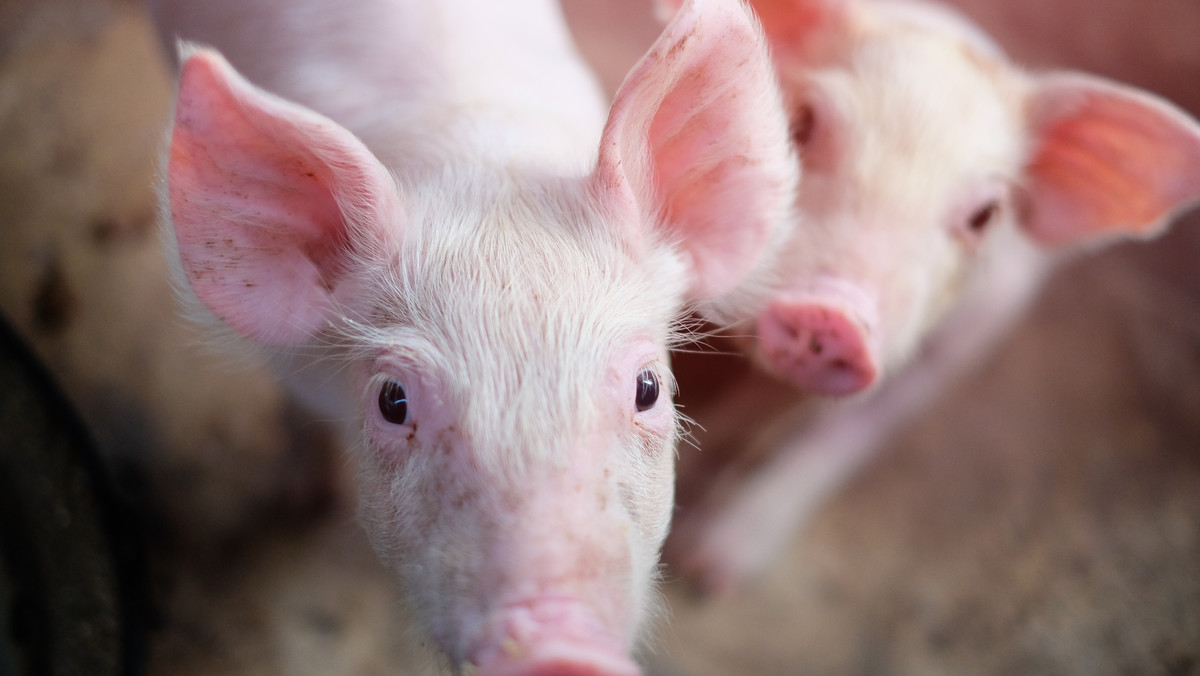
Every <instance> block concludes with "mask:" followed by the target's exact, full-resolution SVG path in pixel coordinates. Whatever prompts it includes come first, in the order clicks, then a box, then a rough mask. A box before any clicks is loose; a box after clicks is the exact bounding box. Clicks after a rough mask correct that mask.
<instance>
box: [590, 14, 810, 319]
mask: <svg viewBox="0 0 1200 676" xmlns="http://www.w3.org/2000/svg"><path fill="white" fill-rule="evenodd" d="M798 173H799V165H798V163H797V162H796V161H795V158H794V157H793V156H792V151H791V148H790V144H789V142H788V121H787V118H786V116H785V114H784V107H783V105H782V98H781V95H780V93H779V90H778V87H777V85H776V82H775V77H774V73H773V70H772V67H771V63H770V59H769V55H768V52H767V48H766V45H765V43H764V41H763V39H762V35H761V34H760V32H759V30H758V27H757V25H756V23H755V21H754V19H753V18H752V17H751V16H750V15H749V13H748V10H747V9H746V8H745V7H744V6H743V5H742V3H740V2H722V1H720V0H689V1H688V2H686V3H684V5H683V7H682V8H681V9H680V11H679V13H678V14H676V16H675V18H674V20H673V21H672V22H671V24H670V25H668V26H667V28H666V30H665V31H664V33H663V34H662V35H661V36H660V37H659V39H658V40H657V41H656V42H655V44H654V45H653V47H651V50H650V52H649V53H648V54H647V55H646V56H645V57H644V58H643V59H642V61H641V62H639V63H638V65H637V66H636V67H635V68H634V69H633V71H632V72H631V73H630V74H629V76H628V77H627V78H626V80H625V82H624V83H623V84H622V85H621V87H620V89H619V90H618V91H617V95H616V98H615V99H614V102H613V105H612V110H611V112H610V114H609V119H608V124H607V126H606V127H605V130H604V135H603V137H602V139H601V148H600V159H599V164H598V166H597V169H596V175H595V178H596V182H597V184H598V186H599V189H600V190H601V191H603V192H605V193H608V195H609V196H610V197H614V198H615V199H616V201H618V202H624V203H626V204H628V205H629V206H630V207H631V208H632V209H633V210H634V212H636V214H637V215H636V216H633V217H631V218H629V219H626V220H627V222H632V223H636V224H637V225H635V226H634V228H635V230H637V231H636V232H631V233H627V234H628V235H630V236H631V237H632V238H634V239H635V240H644V239H646V238H647V237H649V236H651V235H654V234H655V233H649V232H646V231H645V230H646V229H647V228H649V227H654V225H655V224H657V223H663V224H665V226H666V228H667V230H668V233H666V234H667V236H668V237H670V238H672V239H676V240H678V241H679V242H680V243H681V245H682V249H683V251H684V252H685V253H686V254H687V255H688V256H689V257H690V259H691V269H692V273H693V278H692V283H691V294H692V297H693V299H710V298H715V297H716V296H718V295H720V294H723V293H725V292H727V291H729V290H731V289H732V288H734V287H735V286H736V285H737V284H738V283H739V282H741V281H742V280H743V279H744V278H745V277H746V275H747V274H749V273H750V271H751V270H753V269H754V267H755V266H756V265H757V264H759V263H760V262H761V260H762V258H763V256H764V255H766V253H767V251H768V249H769V248H770V245H771V244H772V243H773V242H777V241H778V240H779V239H780V236H781V235H782V234H783V232H784V228H786V227H787V224H788V219H787V214H788V212H789V210H790V208H791V205H792V202H793V200H794V199H795V190H796V183H797V179H798Z"/></svg>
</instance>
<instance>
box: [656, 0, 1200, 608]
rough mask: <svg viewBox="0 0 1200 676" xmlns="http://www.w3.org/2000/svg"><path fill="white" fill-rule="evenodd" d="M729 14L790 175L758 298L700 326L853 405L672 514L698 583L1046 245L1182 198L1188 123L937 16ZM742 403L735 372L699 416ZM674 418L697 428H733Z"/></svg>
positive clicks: (1139, 227) (894, 411) (783, 518)
mask: <svg viewBox="0 0 1200 676" xmlns="http://www.w3.org/2000/svg"><path fill="white" fill-rule="evenodd" d="M674 4H677V3H671V2H667V3H665V5H666V6H665V7H663V9H665V10H670V9H671V8H672V7H673V5H674ZM751 4H752V5H753V6H754V8H755V9H756V10H757V12H758V14H759V16H760V18H761V21H762V23H763V27H764V30H765V32H766V34H767V39H768V42H769V43H770V44H771V47H772V50H773V60H774V63H775V65H776V68H777V72H778V75H779V78H780V82H781V85H782V88H783V89H784V95H785V98H786V103H785V105H786V109H787V114H788V116H789V117H790V119H791V143H792V144H793V146H794V147H795V148H796V149H797V150H798V154H799V161H800V164H801V165H802V166H803V172H804V179H803V181H802V183H801V187H800V191H799V197H798V200H797V203H796V215H795V218H796V221H795V223H794V231H793V233H792V235H791V239H790V240H789V242H788V244H787V245H786V246H785V251H784V253H783V254H782V255H781V256H780V257H779V258H778V259H777V264H776V266H775V267H774V270H773V272H774V275H773V278H772V279H769V280H768V282H769V287H768V289H769V291H768V292H766V293H761V294H759V295H757V296H754V297H753V299H752V300H753V301H755V302H747V303H746V304H745V305H744V306H742V307H740V308H737V309H736V310H735V311H734V312H732V313H730V312H729V311H728V310H729V308H728V307H710V308H707V309H706V311H705V315H706V317H707V318H709V319H711V320H713V321H715V322H716V323H718V324H722V325H725V326H732V331H731V333H732V334H734V335H737V336H741V337H744V338H741V339H739V340H740V343H739V347H740V348H741V349H742V350H743V351H745V352H747V353H748V354H750V355H751V356H752V358H753V359H754V361H755V362H756V363H757V364H758V365H759V366H760V367H761V369H762V371H765V372H766V373H769V374H772V375H773V376H776V377H778V378H781V379H784V380H786V381H788V382H789V383H791V384H792V385H793V386H794V387H795V388H796V390H797V391H798V392H799V393H803V394H806V395H828V396H845V395H852V394H856V393H866V394H865V396H860V397H855V398H854V399H853V400H851V401H843V402H842V403H841V404H832V403H830V402H829V401H827V400H826V401H822V402H818V403H817V407H818V409H819V410H818V411H817V412H816V414H815V415H814V416H812V417H811V419H809V420H806V421H805V422H803V423H796V422H786V421H785V422H782V423H780V425H778V426H777V428H778V427H783V428H785V430H786V431H784V432H782V433H778V434H777V435H776V438H775V439H774V440H772V441H771V442H768V443H770V444H771V445H772V446H774V447H775V451H774V452H773V454H772V456H771V458H770V459H769V460H768V461H767V462H766V463H765V464H764V465H762V466H760V467H759V468H758V469H756V470H754V471H753V472H752V474H751V475H750V476H749V478H748V480H745V481H737V482H735V481H732V480H731V476H730V477H726V478H724V479H720V480H718V481H717V482H716V483H717V485H718V486H719V487H721V486H723V487H724V490H722V489H721V488H718V489H716V490H714V491H713V492H712V493H711V494H710V495H709V496H708V497H707V498H703V499H701V501H700V502H701V505H700V506H699V507H697V508H696V509H694V510H693V511H691V512H690V513H688V514H685V515H683V517H682V518H681V519H680V520H679V523H678V524H677V529H676V532H675V533H673V535H672V538H673V539H672V542H671V543H670V544H669V545H668V550H669V553H670V555H671V556H670V558H671V560H672V561H674V562H675V563H677V564H678V565H680V566H682V568H683V569H684V570H685V571H687V572H689V573H690V574H691V575H693V576H694V577H695V578H696V579H697V581H698V582H699V583H700V584H701V585H702V586H703V587H706V588H708V589H720V588H724V587H728V586H730V585H733V584H736V583H737V582H738V581H739V580H740V579H742V578H744V577H745V576H746V575H748V574H750V573H752V572H753V571H755V570H756V569H758V568H759V567H761V566H762V565H764V564H765V563H766V562H767V561H768V560H769V559H770V557H771V556H772V555H773V554H774V553H775V551H776V550H777V549H778V548H780V547H781V546H782V545H783V543H784V542H786V540H787V538H788V536H789V535H790V534H791V533H792V532H793V531H794V530H795V529H796V528H797V527H798V526H799V524H801V523H802V522H803V521H804V520H805V519H806V518H807V517H808V516H809V515H810V513H811V512H812V510H814V509H815V508H816V507H818V506H819V505H820V503H821V501H822V500H823V499H824V498H825V497H826V496H827V495H828V494H829V493H830V492H832V491H833V490H835V489H836V488H837V487H838V486H840V485H841V483H842V482H844V481H845V480H846V479H847V478H848V477H849V476H850V475H851V474H852V473H853V471H854V470H855V469H856V468H857V467H858V466H859V465H860V464H861V463H863V462H864V461H865V460H867V459H868V458H870V457H871V454H872V452H873V451H874V450H875V449H876V448H878V446H879V444H880V442H881V441H882V439H883V438H884V437H885V436H886V435H887V434H888V433H890V432H891V431H893V430H894V429H895V428H896V427H897V426H898V425H899V424H900V423H902V422H904V421H905V420H906V419H908V418H909V417H910V416H911V415H912V414H914V413H916V412H917V411H919V410H920V409H921V408H922V407H923V406H924V405H926V404H927V403H928V402H929V401H930V400H931V399H932V398H933V397H934V396H935V395H936V394H937V393H938V392H939V391H940V390H941V389H942V388H943V387H944V386H945V385H946V383H947V382H948V380H950V379H951V378H952V377H953V376H954V375H956V374H957V373H959V372H961V371H962V370H963V369H964V368H965V367H966V366H967V365H968V364H970V363H971V362H972V361H973V360H974V359H975V358H977V357H979V356H981V355H982V354H983V353H984V352H985V351H986V350H987V349H988V348H989V347H990V346H992V345H994V344H995V343H996V342H997V341H998V339H999V337H1001V336H1002V335H1003V334H1004V331H1005V329H1006V328H1007V327H1009V326H1010V325H1012V324H1013V323H1014V320H1015V318H1016V317H1017V316H1018V315H1019V314H1020V312H1021V310H1022V309H1023V308H1024V307H1025V306H1026V305H1027V303H1028V301H1029V300H1030V299H1031V298H1032V297H1033V296H1034V294H1035V292H1036V290H1037V288H1038V286H1039V284H1040V282H1041V280H1042V279H1044V277H1045V275H1046V273H1047V272H1048V270H1049V269H1050V267H1051V265H1052V263H1053V261H1054V260H1055V259H1056V258H1058V257H1059V256H1060V255H1061V254H1062V253H1063V252H1064V251H1069V250H1071V249H1078V248H1088V247H1095V246H1096V245H1100V244H1104V243H1107V242H1112V241H1115V240H1118V239H1120V238H1123V237H1140V238H1144V237H1151V236H1154V235H1157V234H1159V233H1161V232H1162V231H1163V229H1164V228H1165V227H1166V226H1167V224H1168V222H1169V220H1170V218H1171V216H1172V214H1174V213H1176V212H1177V211H1178V210H1180V209H1182V208H1184V207H1186V206H1188V205H1190V204H1192V203H1193V202H1195V201H1196V200H1197V199H1198V198H1200V127H1198V126H1197V124H1196V123H1195V122H1194V121H1193V120H1191V119H1190V118H1189V117H1187V116H1186V115H1185V114H1184V113H1182V112H1181V111H1180V110H1178V109H1176V108H1175V107H1174V106H1172V105H1171V104H1169V103H1167V102H1166V101H1163V100H1161V99H1159V98H1157V97H1155V96H1152V95H1150V94H1147V93H1145V92H1142V91H1138V90H1134V89H1132V88H1129V87H1126V86H1122V85H1118V84H1115V83H1112V82H1108V81H1106V80H1103V79H1100V78H1097V77H1092V76H1088V75H1083V74H1077V73H1067V72H1058V73H1049V74H1030V73H1027V72H1025V71H1022V70H1021V69H1020V68H1018V67H1016V66H1014V65H1013V64H1011V63H1010V62H1008V61H1007V60H1006V59H1005V57H1004V55H1003V54H1002V53H1001V51H1000V49H999V48H998V47H997V46H996V45H995V44H993V42H992V41H991V40H990V39H989V38H988V37H987V36H986V35H985V34H984V33H982V32H981V31H980V30H979V29H978V28H976V27H975V26H974V25H972V24H970V23H969V22H968V21H967V20H965V19H964V18H962V17H960V16H959V15H958V14H956V13H954V12H952V11H950V10H949V9H947V8H944V7H941V6H937V5H932V4H925V3H918V2H901V1H886V0H880V1H879V2H867V1H865V0H754V1H753V2H752V3H751ZM682 379H683V375H682V374H681V380H682ZM763 392H764V383H763V379H762V378H761V377H760V378H759V379H757V380H755V379H753V378H751V379H750V380H749V381H748V382H744V383H742V385H741V386H740V387H739V388H737V389H735V390H733V391H730V392H729V393H728V394H727V395H725V397H724V399H720V400H719V401H721V402H723V403H722V405H719V406H716V407H714V409H716V410H718V411H720V410H722V409H724V410H727V411H730V412H732V411H743V412H744V411H746V410H748V409H751V408H754V407H755V406H756V405H755V404H753V403H748V402H753V401H754V398H755V397H756V396H757V397H759V398H762V397H763V396H764V394H763ZM774 396H778V393H777V392H776V394H775V395H774ZM798 398H800V397H798ZM766 405H768V404H766V403H765V402H763V403H761V404H759V405H757V407H758V408H761V407H763V406H766ZM689 412H690V413H692V415H694V416H695V417H696V418H697V420H698V422H700V423H701V424H702V425H705V426H706V427H709V428H710V431H712V430H714V429H716V428H720V427H721V426H722V425H725V426H731V425H737V424H738V421H737V420H736V419H730V415H729V413H726V414H725V420H724V421H723V422H722V421H721V420H717V419H709V418H707V417H705V416H704V415H702V414H701V412H699V411H689ZM717 417H718V418H719V417H720V415H719V414H718V415H717ZM741 425H742V427H743V429H744V426H745V422H744V421H742V423H741ZM780 440H782V441H780ZM742 443H750V444H752V443H753V442H752V441H748V440H746V439H745V438H744V436H743V439H742ZM730 484H735V486H736V487H735V488H733V489H732V490H730V489H729V488H728V487H729V485H730ZM731 493H732V496H731V495H730V494H731Z"/></svg>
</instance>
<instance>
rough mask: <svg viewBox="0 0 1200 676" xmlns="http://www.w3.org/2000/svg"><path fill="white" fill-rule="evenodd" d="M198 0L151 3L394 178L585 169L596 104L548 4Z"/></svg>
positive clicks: (557, 14) (595, 129)
mask: <svg viewBox="0 0 1200 676" xmlns="http://www.w3.org/2000/svg"><path fill="white" fill-rule="evenodd" d="M210 3H211V4H209V3H201V4H202V5H206V6H205V7H204V8H202V9H193V8H192V7H193V6H189V5H188V4H187V3H181V2H179V0H160V2H159V4H160V5H164V6H167V7H168V10H169V11H175V12H176V14H182V19H179V20H180V22H181V23H182V24H184V25H186V26H188V28H189V31H191V33H189V32H188V31H184V32H182V37H184V38H186V39H194V40H198V41H201V42H207V43H209V44H212V45H213V46H215V47H216V48H218V49H220V50H221V51H222V52H224V53H225V55H226V56H227V57H228V58H229V59H230V60H231V62H232V63H233V64H234V66H235V67H237V68H238V69H239V70H241V71H242V72H243V73H244V74H245V75H246V76H247V77H248V78H249V79H250V80H251V81H252V82H254V83H255V84H257V85H259V86H260V87H263V88H264V89H266V90H268V91H271V92H273V93H275V94H278V95H280V96H283V97H285V98H287V99H290V100H293V101H296V102H297V103H301V104H303V105H305V106H308V107H310V108H312V109H314V110H316V111H317V112H320V113H322V114H324V115H326V116H327V117H330V118H331V119H333V120H334V121H336V122H338V123H339V124H341V125H343V126H345V127H347V128H348V129H350V130H351V131H352V132H354V133H355V134H356V135H357V136H358V137H359V138H360V139H362V140H363V141H364V142H365V143H366V144H367V146H368V147H369V148H371V150H372V151H373V152H374V153H375V154H376V155H377V156H378V157H379V158H380V160H381V161H383V162H384V164H385V165H386V166H388V167H389V168H390V169H391V170H392V171H394V172H395V173H397V174H398V175H400V176H401V177H402V178H403V177H404V176H405V175H410V176H413V177H419V176H421V175H427V172H428V171H429V169H430V168H431V167H432V166H437V167H442V166H445V165H447V164H453V163H454V162H455V160H456V159H458V158H461V159H462V160H464V161H466V160H467V159H468V158H469V159H470V161H471V162H472V164H474V165H475V166H476V167H479V165H481V164H483V165H496V166H503V167H510V166H512V165H523V166H528V167H530V168H533V169H540V170H543V171H544V170H545V169H553V170H556V171H557V170H560V169H561V168H562V167H563V166H564V164H566V166H571V167H577V170H572V171H571V173H577V174H582V173H583V171H584V170H585V169H586V167H587V165H588V164H590V162H591V161H592V160H593V159H594V157H593V156H594V153H595V149H596V147H597V145H598V143H599V137H600V132H601V130H602V127H603V124H604V116H605V113H606V112H607V106H606V105H605V103H604V99H603V97H602V95H601V93H600V89H599V86H598V84H597V82H596V80H595V77H594V75H593V74H592V73H591V72H590V71H589V70H588V68H587V66H586V65H585V64H584V62H583V60H582V59H581V57H580V56H579V55H578V53H577V52H576V50H575V47H574V44H573V42H572V40H571V36H570V34H569V32H568V30H567V27H566V23H565V21H564V19H563V17H562V12H561V9H560V8H559V6H558V2H556V1H555V0H505V1H504V2H495V1H494V0H437V1H436V2H430V1H429V0H374V1H366V0H363V1H359V2H339V3H330V2H324V1H320V2H318V1H317V0H293V1H292V2H288V3H286V4H282V3H279V2H267V1H266V0H210ZM197 12H200V13H203V14H204V15H205V16H201V17H199V20H197V17H195V16H189V15H188V14H189V13H190V14H192V15H194V14H195V13H197ZM160 13H161V12H160ZM168 19H170V16H169V15H168ZM198 25H199V26H201V28H200V29H195V28H194V27H195V26H198ZM231 26H233V27H232V28H231ZM194 33H198V34H194ZM580 154H584V155H587V156H585V157H580V156H579V155H580Z"/></svg>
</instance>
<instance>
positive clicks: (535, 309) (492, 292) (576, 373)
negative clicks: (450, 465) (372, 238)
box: [364, 185, 683, 455]
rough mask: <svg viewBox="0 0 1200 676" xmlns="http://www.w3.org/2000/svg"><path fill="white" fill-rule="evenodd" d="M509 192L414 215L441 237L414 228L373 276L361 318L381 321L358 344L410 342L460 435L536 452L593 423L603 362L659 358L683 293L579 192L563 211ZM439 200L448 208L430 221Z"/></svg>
mask: <svg viewBox="0 0 1200 676" xmlns="http://www.w3.org/2000/svg"><path fill="white" fill-rule="evenodd" d="M519 187H520V186H515V187H510V188H508V189H503V190H487V189H479V190H468V191H466V192H465V193H464V192H460V193H459V198H458V199H452V200H441V201H439V202H437V203H430V204H429V205H427V207H426V210H424V211H422V210H418V211H417V212H416V213H418V217H416V218H414V221H415V222H416V223H417V224H424V223H434V222H436V223H438V226H437V227H438V232H437V233H436V235H435V234H434V233H431V232H429V231H427V229H426V228H428V227H429V226H421V225H418V226H416V227H414V228H412V230H413V232H412V233H411V234H410V236H409V237H407V238H406V240H405V244H404V246H403V247H402V248H401V249H400V251H399V252H398V253H397V255H396V256H394V257H393V258H392V260H391V262H390V264H389V265H387V266H385V267H384V268H383V269H381V270H378V271H376V272H375V273H373V274H374V275H375V276H377V277H381V278H382V279H379V280H377V281H378V283H375V284H371V285H370V286H371V288H374V289H377V296H376V298H375V299H374V301H373V303H372V307H371V309H369V310H368V311H366V312H365V314H367V315H370V316H371V317H372V318H373V319H372V320H371V323H372V324H374V325H377V326H378V329H377V330H374V329H373V330H371V332H372V333H374V334H375V335H374V336H365V338H367V339H369V340H376V341H378V342H379V343H380V345H381V347H382V348H383V349H385V350H396V351H399V353H403V352H404V351H405V350H408V349H410V348H409V345H410V344H412V343H413V342H414V339H419V342H420V343H421V344H422V345H426V346H427V347H428V349H426V350H425V351H424V352H425V354H426V356H425V357H421V359H422V360H423V361H425V362H433V361H436V362H437V365H438V366H437V367H438V369H439V373H438V374H437V378H436V379H437V381H438V382H439V387H442V388H443V389H444V391H443V392H442V393H440V396H443V397H445V398H446V400H447V401H454V402H457V405H458V406H459V407H461V408H462V410H461V412H460V413H459V417H460V418H461V419H462V420H464V421H465V422H464V424H467V425H469V426H470V427H471V429H470V430H464V432H469V433H470V434H471V436H472V438H476V437H478V438H479V440H480V441H483V440H488V441H490V443H492V444H495V445H501V446H505V447H509V446H512V445H513V444H515V443H517V442H516V440H526V441H525V443H526V444H534V443H539V444H540V443H542V441H545V440H546V438H547V435H546V434H545V433H544V430H547V429H555V430H560V431H561V433H562V434H563V435H567V436H569V435H571V434H575V433H583V432H585V431H586V430H589V429H592V428H596V427H599V426H602V425H603V423H604V419H605V414H604V412H603V407H604V406H605V405H606V404H605V403H604V401H603V399H604V396H605V392H606V387H605V385H606V383H607V382H608V380H609V378H610V377H611V376H610V374H611V372H612V369H613V368H614V365H616V364H621V365H624V363H625V357H626V356H627V353H628V352H629V351H630V350H640V353H649V354H651V355H653V357H659V356H661V354H662V353H663V352H664V351H665V347H666V345H667V344H668V342H669V341H670V339H671V338H670V326H671V324H672V320H673V319H674V314H675V312H676V311H677V310H676V308H677V307H678V306H679V305H680V304H681V301H680V297H681V295H682V291H683V289H682V284H683V282H682V279H683V275H682V274H680V273H679V272H678V266H679V265H680V263H679V262H678V260H677V259H676V257H675V256H673V255H672V254H670V252H669V251H668V252H663V253H661V254H655V253H654V252H650V253H649V254H647V255H645V256H643V257H640V258H639V257H635V256H634V255H632V254H631V253H630V252H629V251H627V250H626V249H625V248H624V245H623V243H622V241H621V240H620V239H619V238H618V237H617V236H615V233H613V232H612V231H611V230H610V229H608V228H607V224H606V222H605V221H604V214H603V213H599V212H596V211H594V210H592V209H590V208H589V207H588V205H587V201H586V197H580V198H579V200H578V201H575V202H574V206H572V207H571V208H569V209H566V210H563V209H561V208H560V207H559V208H556V207H555V206H553V205H552V204H551V203H549V202H545V201H543V200H541V199H538V196H537V194H536V193H531V192H526V191H522V190H520V189H519ZM570 187H571V186H569V185H568V186H563V189H564V192H565V193H566V195H570V196H574V195H575V193H571V192H569V189H570ZM572 199H573V197H572ZM563 202H567V203H571V201H570V199H568V197H567V196H561V197H560V199H558V200H557V203H558V204H562V203H563ZM443 204H451V205H454V206H453V209H454V210H455V213H452V214H446V213H444V210H443V212H442V213H441V214H440V216H438V217H436V218H435V217H434V216H433V214H431V213H429V212H430V211H432V210H435V209H444V207H442V206H441V205H443ZM364 286H367V285H364ZM635 345H636V346H638V347H632V346H635ZM646 345H651V346H655V347H651V348H647V347H646ZM430 355H436V359H434V358H433V357H432V356H430ZM629 378H630V379H632V375H630V376H629ZM632 388H633V385H632V380H631V384H630V390H631V394H630V397H632ZM513 450H514V451H517V452H530V453H536V454H539V455H542V454H546V453H549V450H548V449H542V450H536V449H530V448H528V447H526V448H524V449H513Z"/></svg>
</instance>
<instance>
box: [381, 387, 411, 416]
mask: <svg viewBox="0 0 1200 676" xmlns="http://www.w3.org/2000/svg"><path fill="white" fill-rule="evenodd" d="M379 412H380V413H381V414H382V415H383V419H384V420H386V421H388V422H390V423H392V424H393V425H403V424H404V423H406V422H408V394H407V393H405V391H404V386H403V385H401V384H400V383H398V382H396V381H395V380H389V381H387V382H386V383H384V384H383V387H380V388H379Z"/></svg>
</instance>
